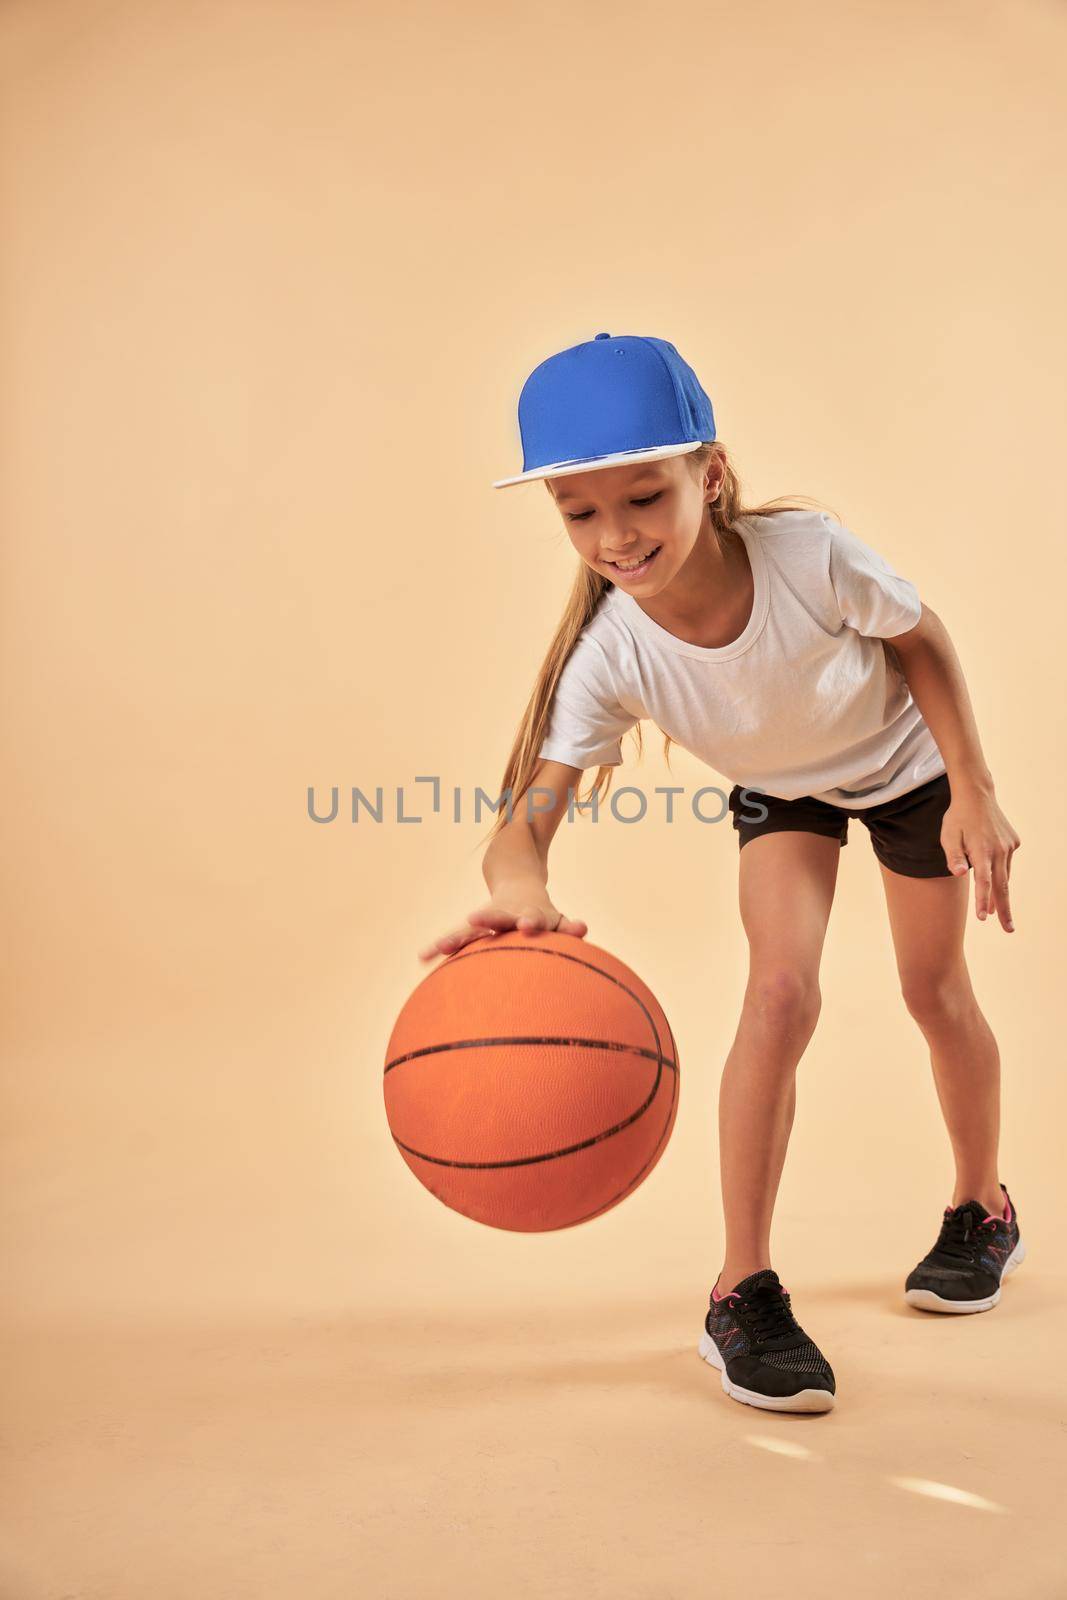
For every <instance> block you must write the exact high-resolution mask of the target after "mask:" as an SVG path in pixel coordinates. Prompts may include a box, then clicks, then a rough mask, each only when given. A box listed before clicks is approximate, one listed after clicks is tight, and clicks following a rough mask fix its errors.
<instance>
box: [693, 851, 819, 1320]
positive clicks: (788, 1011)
mask: <svg viewBox="0 0 1067 1600" xmlns="http://www.w3.org/2000/svg"><path fill="white" fill-rule="evenodd" d="M840 854H841V846H840V844H839V843H838V841H837V840H836V839H825V838H822V837H820V836H819V835H818V834H814V833H800V832H783V833H771V834H767V835H765V836H764V837H763V838H760V839H752V840H750V841H749V843H748V844H746V845H745V846H744V848H743V849H742V851H741V859H740V870H739V879H738V889H739V898H740V905H741V920H742V922H743V924H744V928H745V933H746V934H747V936H748V943H749V976H748V985H747V987H746V990H745V999H744V1004H743V1006H742V1009H741V1018H740V1021H739V1022H738V1026H737V1033H736V1035H735V1037H734V1042H733V1045H732V1047H731V1049H730V1053H729V1055H728V1056H727V1058H726V1065H725V1067H724V1069H723V1075H722V1083H721V1086H720V1090H719V1167H720V1178H721V1184H722V1199H723V1215H724V1218H725V1226H726V1260H725V1262H724V1264H723V1269H722V1271H721V1273H720V1274H719V1280H718V1288H719V1291H720V1292H723V1291H724V1290H726V1289H732V1288H733V1286H734V1284H736V1283H739V1282H740V1280H741V1279H742V1278H744V1277H747V1275H748V1274H749V1273H750V1272H755V1271H756V1270H757V1268H759V1267H768V1266H770V1264H771V1260H770V1231H771V1218H772V1215H773V1212H774V1202H775V1198H776V1196H777V1193H778V1184H779V1181H780V1179H781V1176H782V1167H783V1166H784V1164H785V1153H786V1148H787V1146H788V1144H789V1134H790V1130H791V1129H792V1126H793V1114H794V1111H795V1109H796V1067H797V1063H798V1062H799V1060H800V1058H801V1056H802V1055H803V1054H804V1051H805V1049H806V1048H807V1045H808V1041H809V1040H810V1038H811V1036H812V1034H813V1033H814V1031H815V1024H816V1021H817V1020H818V1016H819V1007H820V994H819V963H820V960H821V958H822V947H823V940H824V938H825V935H826V923H827V919H828V918H829V915H830V907H831V905H832V904H833V898H834V887H835V885H836V883H837V869H838V864H839V860H840Z"/></svg>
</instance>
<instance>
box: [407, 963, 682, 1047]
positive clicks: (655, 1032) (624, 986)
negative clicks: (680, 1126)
mask: <svg viewBox="0 0 1067 1600" xmlns="http://www.w3.org/2000/svg"><path fill="white" fill-rule="evenodd" d="M481 937H485V938H487V939H489V940H490V941H492V940H493V939H495V938H496V937H497V935H496V934H486V935H484V936H481ZM531 937H536V935H533V936H531ZM476 956H549V957H550V958H551V959H552V960H553V961H573V962H574V964H575V966H576V967H585V968H586V969H587V970H588V971H589V972H595V973H596V975H597V977H598V978H606V979H607V981H608V982H609V983H613V984H614V985H615V987H616V988H617V989H621V990H622V992H623V993H624V994H628V995H629V996H630V999H631V1000H632V1001H633V1002H634V1004H635V1005H637V1006H640V1008H641V1010H642V1011H643V1012H644V1014H645V1018H646V1020H647V1022H648V1025H649V1027H650V1028H651V1030H652V1037H653V1039H654V1040H655V1042H656V1054H657V1055H658V1056H659V1058H660V1060H661V1061H662V1060H663V1042H662V1040H661V1039H660V1036H659V1029H658V1028H657V1027H656V1019H655V1017H653V1015H652V1013H651V1011H649V1009H648V1007H647V1006H646V1005H645V1002H644V1001H643V1000H642V999H641V996H640V995H639V994H635V993H634V991H633V989H631V988H630V985H629V984H628V983H623V981H622V979H621V978H615V977H613V976H612V974H611V973H610V972H605V971H604V970H603V968H602V967H598V966H597V964H596V962H595V961H583V959H582V957H581V956H573V955H569V954H568V953H567V952H566V951H564V950H543V949H542V950H538V949H537V948H536V946H523V945H521V944H511V945H505V946H504V947H503V948H501V947H500V946H499V945H497V946H496V947H495V948H494V946H493V944H492V942H490V943H489V944H482V945H480V947H479V948H475V949H466V950H458V951H457V952H456V953H455V955H452V956H449V958H448V960H447V961H442V963H441V965H440V966H439V967H437V968H435V970H434V971H433V972H430V973H427V975H426V977H425V978H424V979H423V980H422V981H423V983H431V982H432V981H433V979H434V978H435V977H436V976H437V974H438V973H439V972H447V970H448V968H449V967H451V966H452V965H453V964H454V963H455V962H457V961H473V960H474V958H475V957H476ZM657 1004H659V1002H658V1001H657ZM663 1020H664V1021H665V1022H666V1021H667V1018H666V1013H664V1019H663ZM670 1031H671V1025H670V1023H669V1022H667V1032H668V1033H670ZM671 1043H672V1044H673V1043H674V1036H673V1034H672V1035H671ZM635 1048H636V1047H635ZM674 1054H675V1057H676V1058H677V1055H678V1050H677V1047H676V1048H675V1051H674ZM671 1065H673V1062H672V1063H671ZM388 1070H389V1069H388V1067H387V1068H386V1071H388Z"/></svg>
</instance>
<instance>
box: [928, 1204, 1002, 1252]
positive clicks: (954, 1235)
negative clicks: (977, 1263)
mask: <svg viewBox="0 0 1067 1600" xmlns="http://www.w3.org/2000/svg"><path fill="white" fill-rule="evenodd" d="M984 1230H988V1231H990V1232H991V1231H992V1224H990V1223H988V1222H985V1221H982V1222H979V1223H976V1222H975V1220H974V1213H973V1211H963V1212H959V1211H950V1212H948V1214H947V1215H946V1217H945V1220H944V1221H943V1222H942V1224H941V1232H940V1233H939V1234H938V1238H937V1243H936V1245H935V1246H934V1250H935V1251H936V1252H937V1254H938V1255H942V1256H948V1257H949V1258H950V1259H951V1260H953V1261H968V1262H973V1260H974V1258H975V1256H976V1255H977V1254H978V1253H979V1251H980V1250H981V1248H982V1244H983V1243H984V1241H983V1239H982V1238H981V1234H982V1232H983V1231H984Z"/></svg>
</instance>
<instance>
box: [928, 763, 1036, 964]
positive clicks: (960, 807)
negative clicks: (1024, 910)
mask: <svg viewBox="0 0 1067 1600" xmlns="http://www.w3.org/2000/svg"><path fill="white" fill-rule="evenodd" d="M1021 842H1022V841H1021V840H1020V838H1019V835H1018V834H1017V833H1016V831H1015V829H1014V828H1013V827H1012V825H1011V823H1010V822H1009V821H1008V819H1007V817H1006V816H1005V815H1004V813H1003V811H1001V809H1000V807H999V805H998V804H997V802H996V800H995V799H994V797H993V796H992V794H990V793H988V791H986V790H983V789H969V788H967V787H966V786H963V787H962V788H955V789H953V791H952V800H951V803H950V805H949V807H948V810H947V811H946V812H945V815H944V817H943V818H942V821H941V848H942V849H943V850H944V852H945V859H946V860H947V862H948V864H949V866H950V868H951V869H952V871H953V872H954V873H955V874H956V876H957V877H959V876H961V875H962V874H963V873H965V872H966V871H967V870H968V867H969V866H970V867H973V868H974V909H975V911H976V912H977V913H978V916H979V918H980V919H982V920H983V921H984V920H985V918H986V916H987V915H988V913H989V912H990V911H996V913H997V915H998V917H999V918H1000V922H1001V926H1002V927H1003V928H1004V931H1005V932H1006V933H1014V931H1015V924H1014V922H1013V921H1012V917H1011V904H1010V901H1009V898H1008V877H1009V875H1010V873H1011V858H1012V854H1013V852H1014V851H1016V850H1018V849H1019V846H1020V844H1021Z"/></svg>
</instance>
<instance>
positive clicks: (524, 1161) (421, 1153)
mask: <svg viewBox="0 0 1067 1600" xmlns="http://www.w3.org/2000/svg"><path fill="white" fill-rule="evenodd" d="M665 1065H666V1063H665V1062H664V1060H663V1057H662V1056H660V1057H659V1059H658V1060H657V1061H656V1076H655V1078H654V1079H653V1080H652V1088H651V1089H650V1090H649V1092H648V1097H647V1099H645V1100H644V1101H642V1103H641V1104H640V1105H639V1106H638V1107H637V1109H636V1110H635V1111H631V1113H630V1115H629V1116H628V1117H624V1118H623V1120H622V1122H617V1123H616V1124H615V1126H614V1127H612V1128H603V1129H602V1130H601V1132H600V1133H594V1134H593V1135H592V1136H591V1137H590V1138H588V1139H581V1140H579V1142H578V1143H577V1144H568V1145H564V1146H563V1148H562V1149H560V1150H546V1151H544V1153H543V1154H542V1155H539V1156H515V1157H513V1158H512V1159H511V1160H509V1161H449V1160H448V1159H447V1158H446V1157H444V1156H431V1155H427V1153H426V1151H425V1150H416V1149H415V1148H414V1146H413V1145H410V1144H405V1143H404V1142H403V1140H402V1139H398V1138H397V1136H396V1134H395V1133H394V1134H393V1140H394V1142H395V1143H396V1144H397V1145H398V1147H399V1148H400V1149H401V1150H405V1151H406V1152H407V1154H408V1155H409V1156H418V1158H419V1160H420V1161H430V1162H432V1163H433V1165H434V1166H435V1167H478V1168H485V1167H528V1166H531V1165H532V1164H533V1163H535V1162H538V1161H556V1160H558V1159H559V1157H560V1156H572V1155H574V1153H575V1151H577V1150H588V1149H589V1147H590V1145H594V1144H600V1143H601V1141H602V1140H604V1139H611V1138H613V1137H614V1135H615V1134H617V1133H621V1132H622V1130H623V1128H628V1127H629V1126H630V1124H631V1123H633V1122H636V1121H637V1120H638V1118H639V1117H643V1116H644V1114H645V1112H646V1111H647V1110H648V1108H649V1106H650V1105H651V1104H652V1102H653V1100H654V1099H655V1098H656V1096H657V1094H658V1093H659V1086H660V1084H661V1083H662V1082H663V1068H664V1066H665ZM672 1065H673V1063H672ZM676 1081H677V1079H674V1078H672V1080H671V1082H672V1083H675V1082H676Z"/></svg>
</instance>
